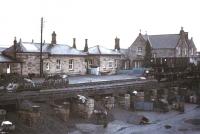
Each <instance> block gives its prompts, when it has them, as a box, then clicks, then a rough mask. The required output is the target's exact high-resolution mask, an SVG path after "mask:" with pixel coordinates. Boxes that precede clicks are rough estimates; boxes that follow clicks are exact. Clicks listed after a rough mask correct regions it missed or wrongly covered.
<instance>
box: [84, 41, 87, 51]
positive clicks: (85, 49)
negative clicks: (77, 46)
mask: <svg viewBox="0 0 200 134" xmlns="http://www.w3.org/2000/svg"><path fill="white" fill-rule="evenodd" d="M87 41H88V39H85V48H84V52H88V42H87Z"/></svg>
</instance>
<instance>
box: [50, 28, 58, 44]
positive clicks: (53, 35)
mask: <svg viewBox="0 0 200 134" xmlns="http://www.w3.org/2000/svg"><path fill="white" fill-rule="evenodd" d="M56 43H57V42H56V33H55V31H53V33H52V40H51V44H56Z"/></svg>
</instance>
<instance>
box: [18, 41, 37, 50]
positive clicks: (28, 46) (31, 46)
mask: <svg viewBox="0 0 200 134" xmlns="http://www.w3.org/2000/svg"><path fill="white" fill-rule="evenodd" d="M20 45H21V46H22V49H23V51H25V52H38V51H39V49H38V47H37V46H36V44H34V43H21V44H20Z"/></svg>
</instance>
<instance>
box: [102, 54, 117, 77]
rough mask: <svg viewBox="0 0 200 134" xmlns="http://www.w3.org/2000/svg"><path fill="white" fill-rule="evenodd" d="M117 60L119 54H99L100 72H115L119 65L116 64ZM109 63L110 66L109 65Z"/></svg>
mask: <svg viewBox="0 0 200 134" xmlns="http://www.w3.org/2000/svg"><path fill="white" fill-rule="evenodd" d="M119 60H120V56H101V57H100V72H102V73H108V74H115V73H116V71H117V69H118V66H119V65H118V64H119ZM109 64H110V65H111V66H109ZM116 64H117V65H116Z"/></svg>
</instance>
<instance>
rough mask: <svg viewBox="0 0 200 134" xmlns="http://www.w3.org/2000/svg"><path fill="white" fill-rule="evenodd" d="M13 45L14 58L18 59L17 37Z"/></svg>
mask: <svg viewBox="0 0 200 134" xmlns="http://www.w3.org/2000/svg"><path fill="white" fill-rule="evenodd" d="M13 45H14V51H15V52H14V58H16V52H17V39H16V37H15V39H14V41H13Z"/></svg>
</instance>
